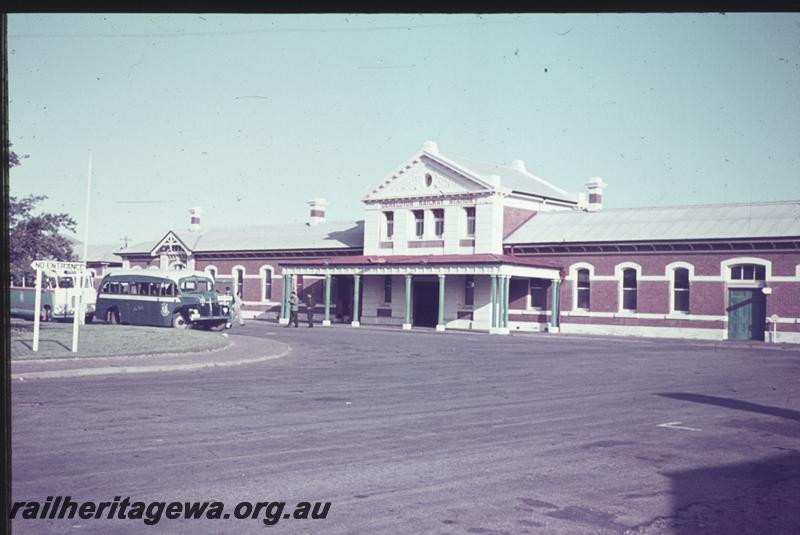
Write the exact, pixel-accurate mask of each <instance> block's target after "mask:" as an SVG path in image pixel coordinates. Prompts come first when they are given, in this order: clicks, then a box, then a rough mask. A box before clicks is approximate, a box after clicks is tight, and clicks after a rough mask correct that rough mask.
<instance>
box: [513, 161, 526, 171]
mask: <svg viewBox="0 0 800 535" xmlns="http://www.w3.org/2000/svg"><path fill="white" fill-rule="evenodd" d="M511 168H512V169H516V170H517V171H522V172H523V173H524V172H526V171H527V170H526V169H525V162H523V161H522V160H514V161H513V162H511Z"/></svg>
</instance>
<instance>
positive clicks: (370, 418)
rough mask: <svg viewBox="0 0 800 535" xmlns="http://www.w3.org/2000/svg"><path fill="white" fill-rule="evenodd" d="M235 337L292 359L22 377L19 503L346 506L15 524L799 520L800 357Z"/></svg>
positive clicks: (770, 527)
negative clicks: (301, 512) (296, 513)
mask: <svg viewBox="0 0 800 535" xmlns="http://www.w3.org/2000/svg"><path fill="white" fill-rule="evenodd" d="M237 332H239V333H246V334H248V335H254V336H264V337H268V338H272V339H276V340H280V341H285V342H288V343H289V344H290V345H291V346H292V348H293V351H292V352H291V353H290V354H289V355H288V356H286V357H284V358H281V359H278V360H274V361H270V362H265V363H260V364H256V365H247V366H239V367H231V368H223V369H208V370H202V371H195V372H172V373H163V374H142V375H137V376H108V377H87V378H75V379H48V380H32V381H23V382H15V383H14V384H13V391H12V396H13V441H12V442H13V456H14V461H13V469H14V478H13V499H14V500H24V501H28V500H40V501H44V500H45V498H46V497H47V496H52V495H70V496H72V498H73V500H89V499H94V500H96V501H104V500H105V501H111V500H113V499H114V497H115V496H121V497H123V498H124V497H126V496H130V497H131V498H132V500H134V501H135V500H143V501H149V500H164V501H173V500H179V501H183V500H201V501H203V500H220V501H223V502H224V503H225V504H226V511H228V512H230V511H231V510H232V509H233V507H234V505H235V504H236V503H237V502H239V501H252V502H256V501H271V502H274V501H285V502H287V503H289V505H287V508H286V511H290V510H291V507H293V506H294V504H295V503H297V502H300V501H330V502H331V507H330V510H329V512H328V515H327V518H326V519H324V520H323V519H317V520H312V519H307V520H295V519H285V520H280V521H279V522H278V523H277V524H275V525H273V526H271V527H267V526H265V525H264V523H263V522H262V518H263V515H260V516H259V518H257V519H249V520H235V519H233V518H230V519H227V520H224V519H223V520H208V519H204V520H167V519H162V520H161V521H160V522H159V523H158V524H157V525H156V526H153V527H151V526H145V525H144V524H143V523H142V521H138V520H98V519H91V520H81V519H77V518H76V519H74V520H67V519H65V520H22V519H18V520H15V522H14V530H15V533H111V532H113V533H142V532H146V533H165V532H169V533H263V532H264V530H268V532H269V533H326V534H411V533H422V534H438V533H441V534H446V533H452V534H479V535H500V534H517V533H569V534H581V533H624V532H628V531H629V532H631V533H647V534H649V533H676V534H689V533H719V534H726V535H727V534H730V533H753V534H763V533H773V534H777V533H798V532H800V508H799V507H798V503H797V502H798V497H800V440H799V439H800V381H798V377H800V353H798V352H792V351H774V350H765V349H752V348H737V347H736V346H725V347H724V348H720V347H717V348H714V347H708V346H706V347H696V346H692V345H689V344H675V343H668V342H659V343H652V342H641V341H635V340H623V339H617V338H612V339H581V338H575V337H565V336H556V335H549V336H548V335H512V336H507V337H499V336H489V335H486V334H448V333H445V334H441V333H433V332H431V333H414V332H410V333H409V332H401V331H388V330H387V331H378V330H367V329H350V328H346V327H336V328H330V329H324V328H319V327H317V328H314V329H306V328H300V329H286V328H279V327H277V326H273V325H267V324H263V323H258V322H250V323H249V324H248V325H247V326H246V327H244V328H242V329H239V330H238V331H237V330H233V331H232V336H235V335H236V333H237ZM675 422H679V423H675ZM663 424H670V425H668V426H664V425H663ZM273 511H274V509H273Z"/></svg>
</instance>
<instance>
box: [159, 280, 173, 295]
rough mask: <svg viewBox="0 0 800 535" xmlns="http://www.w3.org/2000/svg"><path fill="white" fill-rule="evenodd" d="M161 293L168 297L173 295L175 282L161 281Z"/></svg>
mask: <svg viewBox="0 0 800 535" xmlns="http://www.w3.org/2000/svg"><path fill="white" fill-rule="evenodd" d="M161 295H163V296H168V297H172V296H173V295H175V284H173V283H171V282H162V283H161Z"/></svg>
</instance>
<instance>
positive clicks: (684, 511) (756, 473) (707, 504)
mask: <svg viewBox="0 0 800 535" xmlns="http://www.w3.org/2000/svg"><path fill="white" fill-rule="evenodd" d="M665 475H666V476H667V477H668V478H670V482H671V487H672V502H673V504H672V515H671V518H670V522H669V524H670V526H669V527H670V530H669V532H670V533H675V534H677V535H690V534H691V535H694V534H700V533H703V534H705V535H710V534H726V535H727V534H730V533H737V534H764V533H771V534H777V533H786V534H789V533H798V532H800V508H798V507H797V497H798V496H800V452H792V453H787V454H783V455H776V456H773V457H767V458H765V459H760V460H756V461H751V462H744V463H735V464H726V465H719V466H712V467H708V468H698V469H695V470H683V471H678V472H667V473H665Z"/></svg>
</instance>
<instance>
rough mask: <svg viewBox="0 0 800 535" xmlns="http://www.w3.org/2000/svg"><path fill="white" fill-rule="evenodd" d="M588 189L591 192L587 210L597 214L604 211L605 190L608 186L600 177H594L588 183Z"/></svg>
mask: <svg viewBox="0 0 800 535" xmlns="http://www.w3.org/2000/svg"><path fill="white" fill-rule="evenodd" d="M585 185H586V189H587V190H588V192H589V202H588V204H587V205H586V210H587V211H589V212H596V211H597V210H602V209H603V189H604V188H605V187H606V186H607V185H608V184H606V183H605V182H603V179H602V178H600V177H599V176H596V177H592V178H590V179H589V180H587V181H586V184H585Z"/></svg>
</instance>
